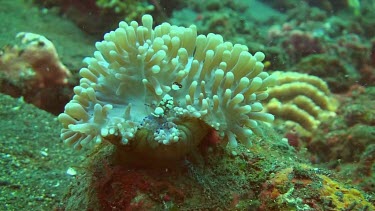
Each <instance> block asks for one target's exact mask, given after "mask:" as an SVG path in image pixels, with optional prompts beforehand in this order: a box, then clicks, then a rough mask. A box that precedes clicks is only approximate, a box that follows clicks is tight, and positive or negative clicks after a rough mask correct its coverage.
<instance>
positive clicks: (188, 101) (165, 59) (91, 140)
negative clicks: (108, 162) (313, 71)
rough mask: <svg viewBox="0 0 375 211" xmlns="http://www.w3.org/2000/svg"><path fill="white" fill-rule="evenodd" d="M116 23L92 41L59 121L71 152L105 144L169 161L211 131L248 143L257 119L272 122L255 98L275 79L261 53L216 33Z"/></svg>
mask: <svg viewBox="0 0 375 211" xmlns="http://www.w3.org/2000/svg"><path fill="white" fill-rule="evenodd" d="M142 24H143V26H140V25H139V24H138V23H137V22H135V21H132V22H131V23H130V24H128V23H125V22H120V24H119V28H118V29H116V30H115V31H111V32H109V33H107V34H105V36H104V41H101V42H97V43H96V48H97V49H98V50H97V51H95V53H94V57H90V58H86V59H85V60H84V61H85V62H86V63H87V65H88V67H87V68H82V69H81V70H80V75H81V76H82V79H81V80H80V84H79V85H78V86H76V87H75V88H74V93H75V95H74V97H73V99H72V100H71V101H70V102H69V103H68V104H67V105H66V106H65V112H64V113H62V114H60V115H59V117H58V119H59V120H60V122H61V123H62V124H63V127H64V129H62V132H61V138H62V139H63V141H64V142H65V143H66V144H69V145H72V146H73V147H74V148H76V149H81V148H82V147H83V146H88V145H92V144H97V143H101V142H102V141H103V140H105V141H109V142H111V143H113V144H115V145H117V146H119V147H120V148H121V147H124V148H127V149H128V150H129V151H136V152H137V153H139V154H144V155H146V156H149V157H152V158H162V159H164V158H165V159H175V158H178V157H181V156H183V155H185V154H186V153H188V152H189V151H191V149H193V148H194V147H196V146H197V145H198V144H199V143H200V141H201V140H202V138H203V137H204V136H205V135H206V134H207V133H208V132H209V131H210V130H216V131H217V132H218V134H219V136H220V138H221V140H222V143H229V145H230V146H232V147H235V146H237V143H238V141H240V142H242V143H244V144H246V145H249V144H250V141H249V136H250V135H252V134H253V132H255V133H257V132H260V131H259V127H258V121H264V122H271V121H273V115H271V114H268V113H264V112H261V111H262V109H263V106H262V104H261V103H260V101H262V100H264V99H266V98H267V96H268V93H267V92H266V90H267V87H268V86H271V85H273V84H274V82H275V78H274V77H272V76H270V75H269V74H268V73H266V72H263V67H264V65H263V64H262V60H263V59H264V57H265V55H264V54H263V53H261V52H257V53H255V54H254V55H252V54H250V53H249V52H248V48H247V47H246V46H244V45H238V44H236V45H233V44H232V43H230V42H224V41H223V38H222V36H220V35H216V34H208V35H207V36H205V35H197V30H196V27H195V26H194V25H192V26H190V27H188V28H185V27H179V26H174V25H170V24H168V23H163V24H161V25H159V26H156V27H155V29H153V28H152V24H153V19H152V17H151V16H150V15H144V16H143V17H142Z"/></svg>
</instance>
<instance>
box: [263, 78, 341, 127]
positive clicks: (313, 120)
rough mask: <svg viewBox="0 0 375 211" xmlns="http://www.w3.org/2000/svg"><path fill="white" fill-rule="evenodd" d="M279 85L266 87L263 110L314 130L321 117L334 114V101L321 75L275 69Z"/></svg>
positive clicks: (335, 106)
mask: <svg viewBox="0 0 375 211" xmlns="http://www.w3.org/2000/svg"><path fill="white" fill-rule="evenodd" d="M273 75H274V76H275V77H277V81H278V86H275V87H272V88H270V90H269V95H270V97H269V99H270V101H269V102H268V103H267V105H266V110H267V111H268V112H270V113H272V114H274V115H275V116H278V117H280V118H282V119H284V120H289V121H292V122H295V123H298V125H300V126H302V127H303V128H304V129H305V130H307V131H313V130H314V129H315V128H316V127H317V126H318V125H319V124H320V121H321V120H322V119H325V118H327V117H329V116H334V115H335V113H334V111H335V110H336V108H337V102H336V100H335V99H334V98H333V97H332V96H331V93H330V91H329V88H328V86H327V84H326V83H325V82H324V81H323V80H322V79H320V78H318V77H316V76H312V75H308V74H302V73H296V72H281V71H277V72H274V73H273Z"/></svg>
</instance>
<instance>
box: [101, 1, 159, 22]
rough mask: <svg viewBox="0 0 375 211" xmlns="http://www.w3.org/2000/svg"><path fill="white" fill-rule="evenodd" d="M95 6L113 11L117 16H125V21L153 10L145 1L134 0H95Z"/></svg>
mask: <svg viewBox="0 0 375 211" xmlns="http://www.w3.org/2000/svg"><path fill="white" fill-rule="evenodd" d="M96 5H97V6H98V7H99V8H102V9H110V10H113V11H114V12H115V13H117V14H121V15H124V16H125V21H130V20H134V19H136V18H138V17H139V15H140V14H145V13H147V12H151V11H153V10H154V6H153V5H150V4H148V3H147V1H134V0H125V1H120V0H96Z"/></svg>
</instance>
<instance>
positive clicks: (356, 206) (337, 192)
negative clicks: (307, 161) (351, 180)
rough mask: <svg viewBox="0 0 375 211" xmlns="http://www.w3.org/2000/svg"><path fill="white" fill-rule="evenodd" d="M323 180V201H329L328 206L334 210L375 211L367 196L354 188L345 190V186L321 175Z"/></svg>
mask: <svg viewBox="0 0 375 211" xmlns="http://www.w3.org/2000/svg"><path fill="white" fill-rule="evenodd" d="M319 177H320V178H321V179H322V184H323V187H322V189H321V191H320V192H321V194H322V196H321V197H322V199H323V200H325V201H327V202H326V203H327V206H328V207H329V208H332V209H334V210H374V209H375V206H374V205H372V204H370V203H369V202H368V201H367V200H366V198H365V196H364V195H363V194H362V193H361V192H360V191H358V190H357V189H354V188H345V187H344V185H343V184H341V183H339V182H336V181H333V180H332V179H330V178H329V177H327V176H325V175H319Z"/></svg>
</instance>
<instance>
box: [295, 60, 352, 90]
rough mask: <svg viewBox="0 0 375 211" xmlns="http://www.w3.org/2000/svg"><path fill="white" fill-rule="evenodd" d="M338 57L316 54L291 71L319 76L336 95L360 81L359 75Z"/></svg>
mask: <svg viewBox="0 0 375 211" xmlns="http://www.w3.org/2000/svg"><path fill="white" fill-rule="evenodd" d="M340 58H341V57H338V56H336V55H330V54H316V55H310V56H308V57H305V58H303V59H302V60H301V61H300V62H299V63H297V64H296V65H295V66H294V67H293V68H290V70H291V71H297V72H301V73H306V74H310V75H314V76H317V77H319V78H321V79H323V80H324V81H326V82H327V84H328V85H329V87H330V89H331V90H332V92H334V93H339V92H344V91H346V90H348V89H349V87H350V86H351V85H352V84H354V83H355V82H356V81H358V79H359V74H358V73H357V72H356V71H355V70H354V69H353V67H351V66H350V65H347V64H346V63H345V61H343V60H342V59H340Z"/></svg>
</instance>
